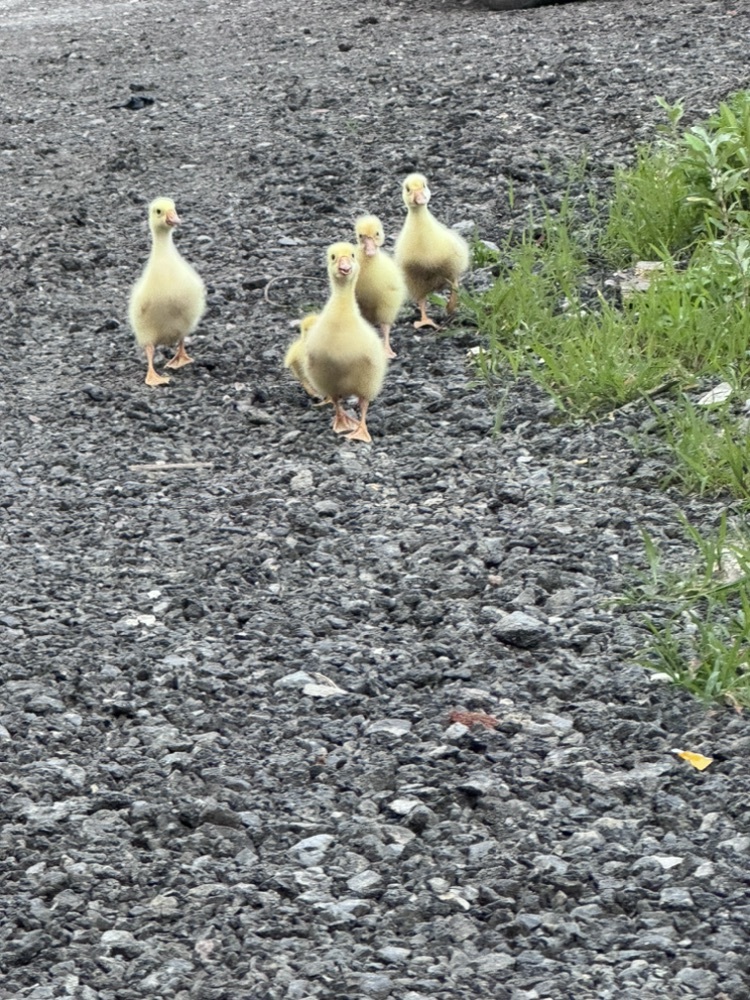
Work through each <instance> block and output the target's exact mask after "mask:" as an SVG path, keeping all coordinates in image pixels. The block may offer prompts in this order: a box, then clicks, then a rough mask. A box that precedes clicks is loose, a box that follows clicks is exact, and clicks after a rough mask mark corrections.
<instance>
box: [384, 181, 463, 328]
mask: <svg viewBox="0 0 750 1000" xmlns="http://www.w3.org/2000/svg"><path fill="white" fill-rule="evenodd" d="M402 193H403V198H404V204H405V205H406V208H407V215H406V221H405V222H404V226H403V228H402V230H401V232H400V233H399V237H398V239H397V241H396V251H395V258H396V263H397V264H398V265H399V267H400V268H401V270H402V271H403V273H404V278H405V279H406V287H407V288H408V290H409V294H410V295H411V297H412V298H413V299H414V300H415V301H416V303H417V305H418V306H419V310H420V313H421V315H420V318H419V320H417V322H416V323H415V324H414V328H415V329H417V330H419V329H420V328H421V327H423V326H433V327H436V328H437V325H438V324H437V323H435V322H434V321H433V320H431V319H430V318H429V317H428V315H427V305H426V303H427V296H428V295H429V294H430V293H431V292H437V291H440V290H441V289H443V288H445V287H446V285H449V286H450V289H451V293H450V298H449V299H448V303H447V305H446V310H447V312H448V313H449V314H451V313H453V312H455V309H456V305H457V302H458V282H459V279H460V278H461V275H462V274H463V273H464V272H465V271H467V270H468V267H469V246H468V244H467V242H466V240H465V239H463V237H461V236H459V235H458V233H456V232H454V231H453V230H452V229H449V228H448V227H447V226H444V225H443V223H442V222H438V220H437V219H436V218H435V217H434V215H432V213H431V212H430V210H429V208H428V207H427V205H428V203H429V201H430V188H429V186H428V184H427V178H426V177H425V176H424V175H423V174H409V176H408V177H407V178H406V180H405V181H404V183H403V188H402Z"/></svg>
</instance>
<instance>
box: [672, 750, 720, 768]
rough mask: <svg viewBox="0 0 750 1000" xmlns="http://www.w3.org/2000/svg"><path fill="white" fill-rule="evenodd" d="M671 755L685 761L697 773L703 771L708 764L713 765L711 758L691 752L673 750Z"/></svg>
mask: <svg viewBox="0 0 750 1000" xmlns="http://www.w3.org/2000/svg"><path fill="white" fill-rule="evenodd" d="M672 753H676V754H677V756H678V757H681V758H682V759H683V760H686V761H687V762H688V764H692V766H693V767H694V768H695V769H696V770H697V771H705V770H706V768H707V767H708V765H709V764H713V762H714V759H713V757H704V756H703V754H702V753H693V752H692V750H676V749H675V750H673V751H672Z"/></svg>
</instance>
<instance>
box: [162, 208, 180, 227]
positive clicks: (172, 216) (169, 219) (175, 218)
mask: <svg viewBox="0 0 750 1000" xmlns="http://www.w3.org/2000/svg"><path fill="white" fill-rule="evenodd" d="M164 221H165V222H166V224H167V225H168V226H179V224H180V217H179V215H178V214H177V212H175V210H174V209H173V208H170V210H169V211H168V212H167V214H166V215H165V216H164Z"/></svg>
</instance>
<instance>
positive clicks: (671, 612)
mask: <svg viewBox="0 0 750 1000" xmlns="http://www.w3.org/2000/svg"><path fill="white" fill-rule="evenodd" d="M685 531H686V533H687V535H688V537H689V538H690V540H691V542H692V543H693V547H694V549H695V554H696V555H695V559H694V562H693V564H692V565H690V566H683V567H680V568H679V569H678V570H673V571H668V570H667V569H665V568H664V566H663V565H662V559H661V555H660V553H659V549H658V547H657V546H656V545H655V544H654V542H653V540H652V539H651V538H649V537H648V536H647V535H646V536H644V545H645V549H646V554H647V557H648V561H649V566H650V572H649V575H648V577H647V579H646V580H645V581H644V582H643V583H641V584H639V585H638V586H637V587H636V588H635V589H634V590H633V592H632V593H631V594H630V595H629V597H628V599H627V603H630V604H631V605H632V606H634V607H644V606H645V607H647V608H649V609H651V610H650V611H648V612H646V613H644V622H645V625H646V627H647V629H648V631H649V632H650V635H651V638H650V641H649V642H648V644H647V645H646V646H645V647H644V649H643V650H642V651H641V652H640V653H639V654H638V656H637V661H638V662H639V663H640V664H641V665H642V666H644V667H646V668H647V669H649V670H655V671H658V672H659V673H662V674H666V675H667V676H668V677H669V678H670V679H671V680H672V681H673V682H674V683H675V684H678V685H679V686H680V687H684V688H686V689H687V690H688V691H690V692H691V693H692V694H694V695H695V696H696V697H698V698H701V699H702V700H705V701H724V702H726V703H728V704H731V705H732V706H734V707H735V708H737V709H741V708H745V707H748V706H750V536H748V534H747V533H746V532H744V531H739V530H736V531H733V532H730V531H729V530H728V527H727V522H726V519H723V520H722V522H721V524H720V526H719V528H718V530H717V531H716V532H715V533H713V534H712V535H709V536H702V535H701V534H699V533H698V532H697V531H695V530H694V529H693V528H691V527H690V526H689V525H687V524H685ZM654 608H656V609H657V611H655V610H653V609H654Z"/></svg>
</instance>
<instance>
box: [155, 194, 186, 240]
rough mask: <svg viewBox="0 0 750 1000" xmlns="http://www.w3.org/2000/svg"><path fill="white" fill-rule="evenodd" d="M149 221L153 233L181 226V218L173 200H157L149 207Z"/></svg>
mask: <svg viewBox="0 0 750 1000" xmlns="http://www.w3.org/2000/svg"><path fill="white" fill-rule="evenodd" d="M148 221H149V225H150V226H151V229H152V231H153V232H164V231H168V230H170V229H174V227H175V226H179V224H180V217H179V215H178V214H177V209H176V208H175V204H174V202H173V201H172V199H171V198H155V199H154V201H152V202H151V204H150V205H149V206H148Z"/></svg>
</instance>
